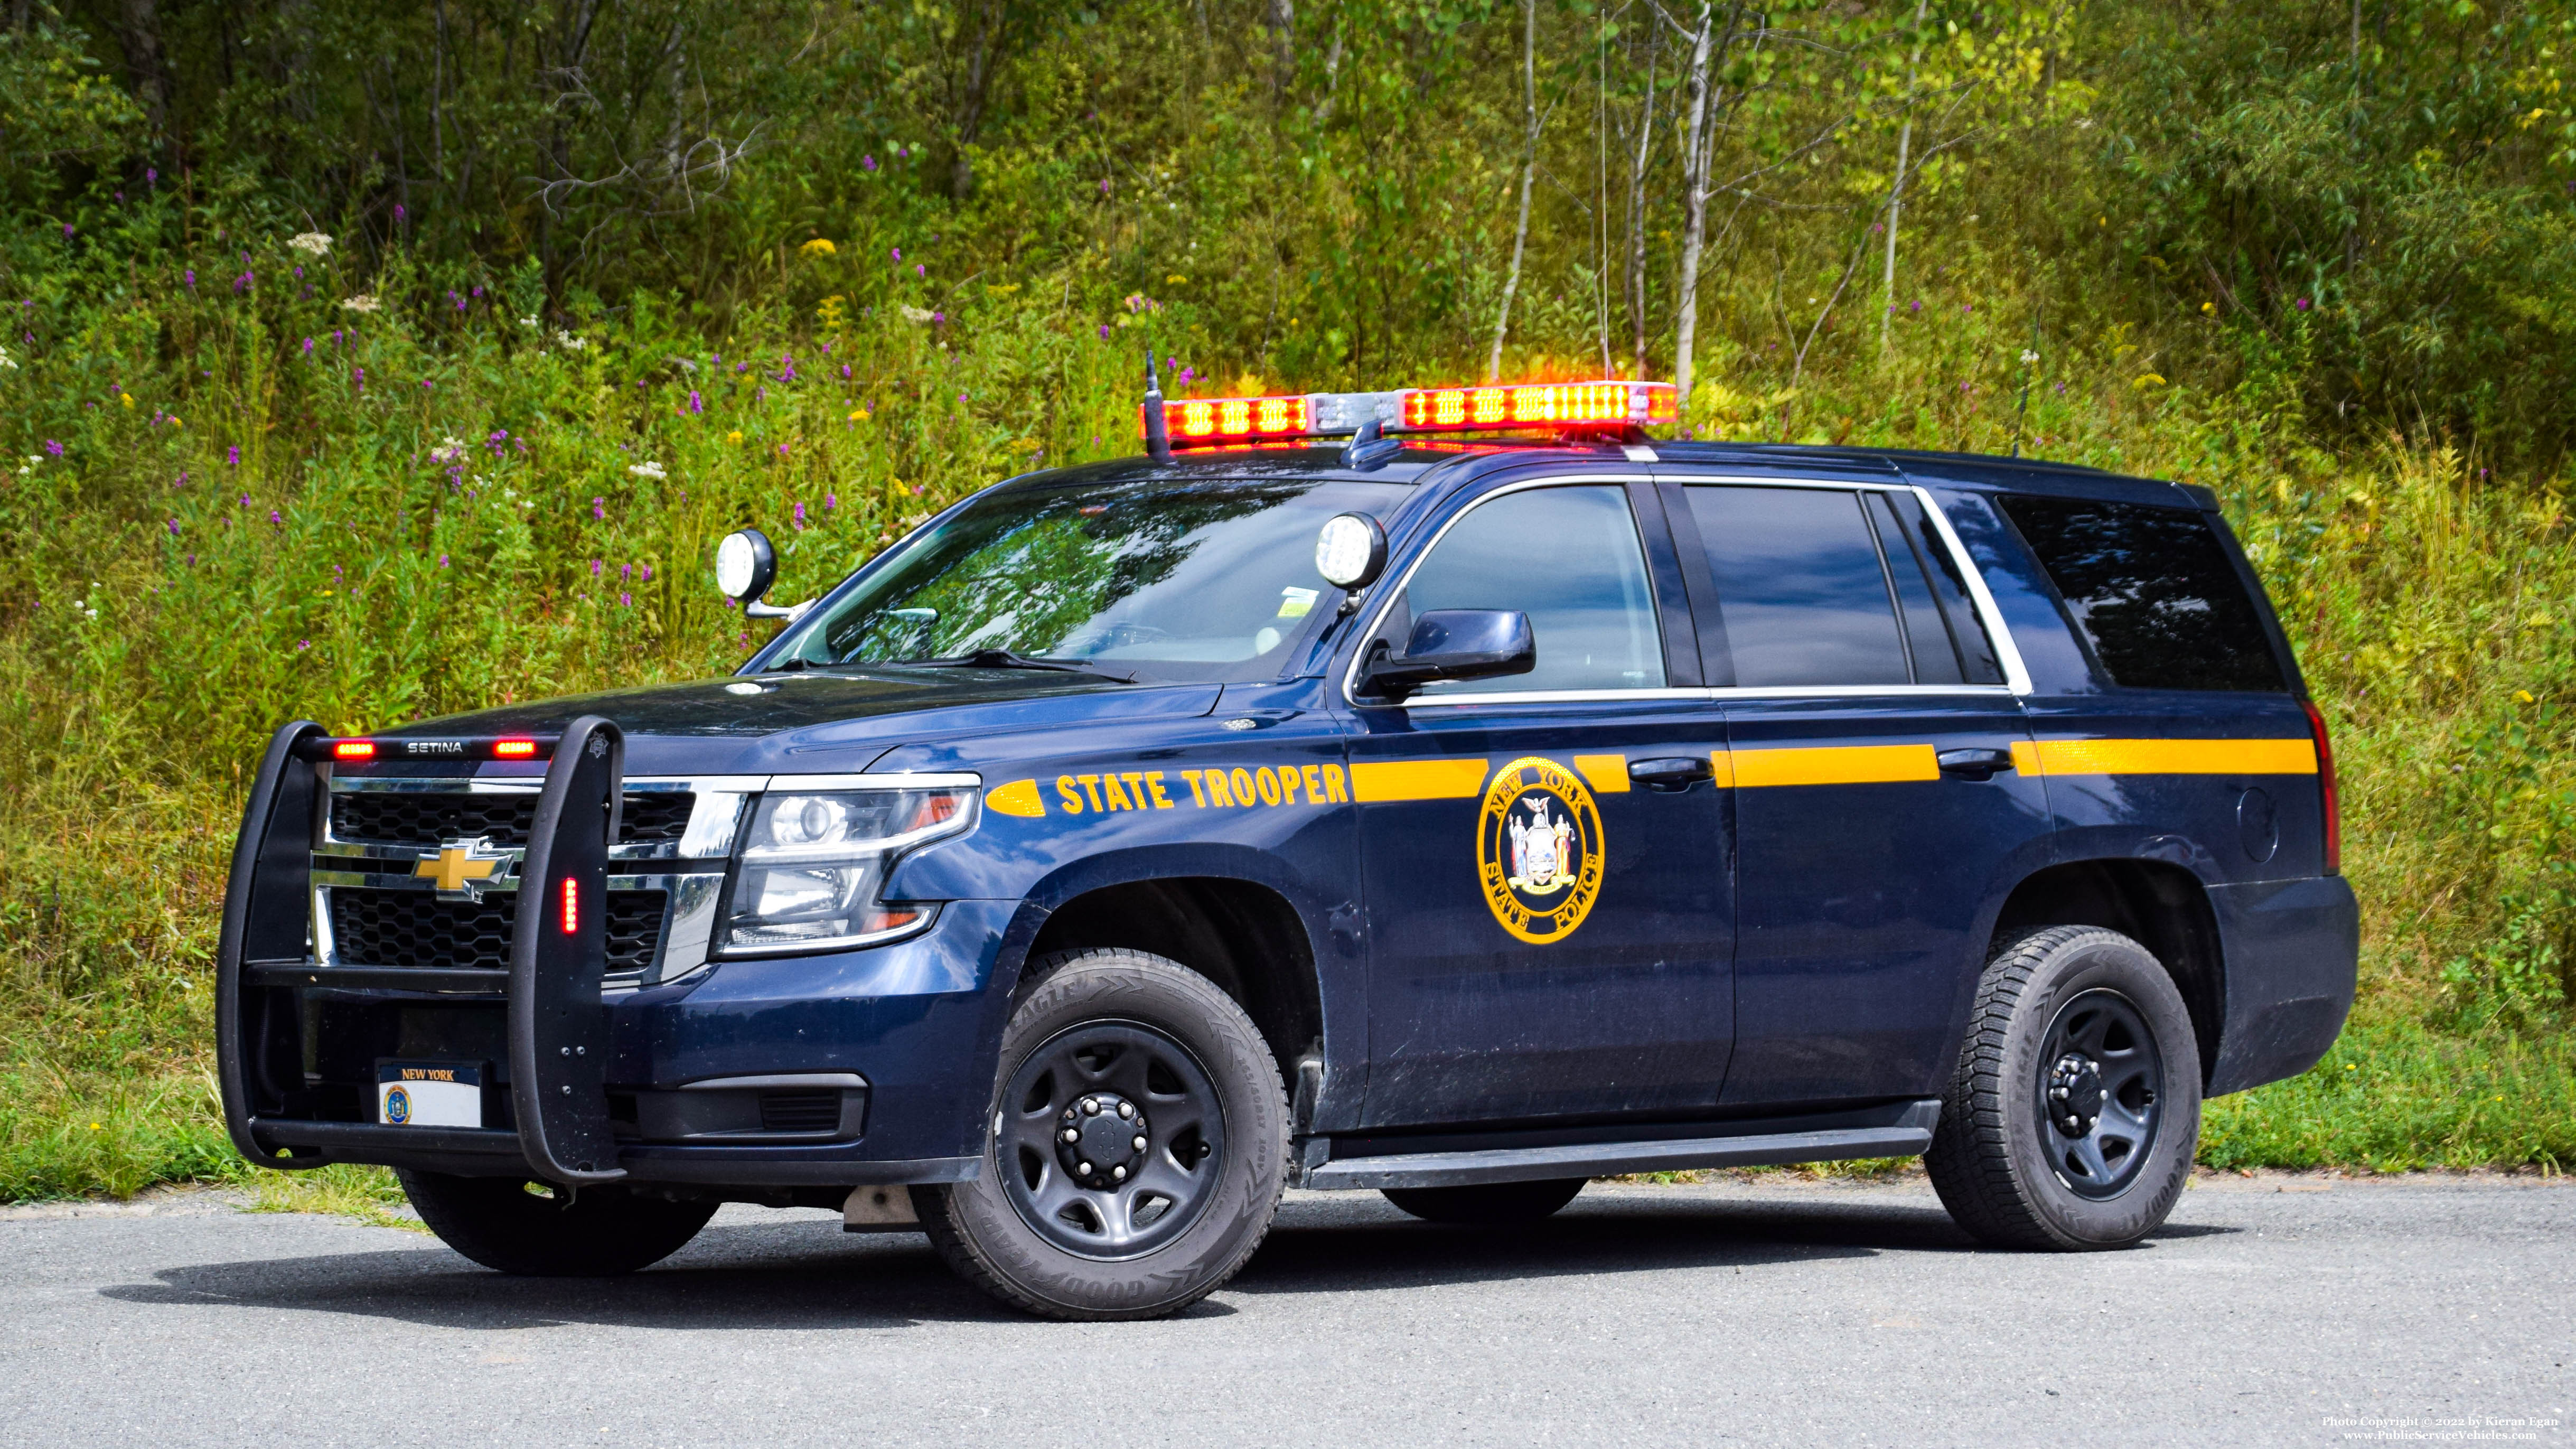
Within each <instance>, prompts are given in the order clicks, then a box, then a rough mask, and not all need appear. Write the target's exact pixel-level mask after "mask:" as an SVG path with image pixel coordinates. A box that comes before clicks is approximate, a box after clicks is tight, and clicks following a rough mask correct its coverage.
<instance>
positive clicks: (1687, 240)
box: [1673, 0, 1717, 407]
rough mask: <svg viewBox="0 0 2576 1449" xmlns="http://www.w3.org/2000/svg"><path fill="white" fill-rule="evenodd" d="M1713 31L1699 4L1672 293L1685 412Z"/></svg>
mask: <svg viewBox="0 0 2576 1449" xmlns="http://www.w3.org/2000/svg"><path fill="white" fill-rule="evenodd" d="M1716 30H1717V14H1716V9H1715V7H1714V5H1713V4H1712V3H1711V0H1700V7H1699V26H1698V28H1697V29H1695V30H1693V31H1691V33H1690V36H1691V57H1690V81H1689V86H1688V91H1687V94H1688V96H1689V99H1688V100H1687V101H1686V102H1684V105H1685V107H1686V108H1687V110H1688V111H1689V113H1690V120H1689V123H1688V125H1687V126H1686V127H1685V128H1684V131H1683V138H1684V139H1683V143H1682V275H1681V283H1680V285H1679V286H1677V287H1675V288H1674V289H1673V384H1674V386H1675V387H1676V388H1678V389H1679V390H1680V393H1681V398H1682V404H1683V406H1685V407H1687V406H1689V404H1690V395H1691V348H1692V345H1693V344H1694V343H1696V342H1697V341H1698V340H1699V256H1700V248H1701V246H1702V245H1703V244H1705V243H1706V242H1707V240H1708V157H1709V150H1710V147H1709V136H1708V131H1709V124H1708V123H1709V104H1708V67H1709V59H1710V54H1709V52H1710V42H1711V41H1712V40H1714V39H1715V38H1716Z"/></svg>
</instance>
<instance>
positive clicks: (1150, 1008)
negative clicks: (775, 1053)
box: [912, 950, 1288, 1319]
mask: <svg viewBox="0 0 2576 1449" xmlns="http://www.w3.org/2000/svg"><path fill="white" fill-rule="evenodd" d="M1029 969H1030V976H1031V982H1030V984H1029V985H1027V986H1026V987H1024V988H1023V989H1022V990H1021V992H1020V993H1019V997H1018V1000H1017V1001H1016V1002H1015V1003H1014V1004H1013V1006H1012V1008H1011V1019H1010V1022H1009V1024H1008V1025H1007V1026H1005V1027H1004V1028H1003V1033H1002V1053H1001V1063H1000V1066H999V1069H998V1071H997V1072H996V1075H997V1076H998V1077H999V1078H1000V1080H999V1081H997V1082H996V1083H995V1084H994V1085H995V1092H994V1100H993V1110H992V1115H991V1117H990V1119H989V1125H990V1128H991V1131H990V1136H989V1138H988V1140H987V1142H986V1144H985V1154H984V1163H983V1170H982V1172H981V1173H980V1174H979V1175H978V1176H977V1177H976V1179H975V1180H974V1181H972V1182H963V1183H955V1184H946V1185H940V1186H935V1187H916V1188H914V1189H913V1190H912V1200H913V1208H914V1211H915V1212H917V1213H918V1214H919V1215H920V1217H921V1226H922V1231H923V1232H925V1233H927V1234H928V1235H929V1237H930V1241H931V1243H932V1245H933V1246H935V1247H936V1248H938V1250H939V1253H940V1256H941V1257H943V1258H944V1259H946V1260H947V1262H948V1265H949V1267H951V1268H953V1269H955V1270H956V1272H957V1273H958V1275H959V1276H960V1277H963V1278H964V1279H965V1280H966V1281H968V1282H969V1283H972V1284H974V1285H975V1286H977V1287H979V1288H982V1289H983V1290H985V1291H986V1292H988V1293H991V1294H992V1295H993V1296H994V1297H996V1298H999V1299H1001V1300H1002V1301H1003V1302H1005V1303H1008V1304H1010V1305H1012V1306H1013V1307H1015V1308H1019V1309H1023V1310H1025V1311H1027V1312H1030V1313H1036V1314H1040V1315H1043V1316H1045V1317H1049V1318H1068V1319H1114V1318H1155V1317H1160V1316H1161V1315H1163V1314H1167V1313H1174V1312H1178V1311H1179V1310H1181V1309H1183V1308H1186V1307H1188V1306H1189V1305H1190V1304H1192V1303H1195V1302H1197V1301H1198V1300H1199V1299H1201V1298H1203V1297H1205V1296H1206V1295H1207V1294H1209V1293H1211V1292H1213V1291H1215V1289H1216V1288H1217V1287H1218V1286H1219V1285H1221V1284H1223V1283H1224V1282H1225V1280H1226V1279H1228V1278H1231V1277H1233V1276H1234V1274H1235V1271H1236V1270H1237V1269H1239V1268H1241V1267H1242V1266H1243V1264H1244V1262H1245V1260H1246V1259H1248V1258H1250V1257H1251V1256H1252V1253H1253V1250H1254V1249H1255V1248H1258V1247H1260V1246H1261V1239H1262V1237H1263V1235H1265V1234H1266V1233H1268V1232H1269V1230H1270V1221H1271V1218H1272V1217H1273V1216H1274V1215H1275V1214H1276V1213H1277V1212H1278V1209H1279V1194H1280V1191H1281V1189H1282V1188H1284V1187H1285V1186H1286V1183H1287V1171H1288V1102H1287V1095H1286V1093H1285V1091H1284V1090H1283V1089H1282V1084H1281V1081H1280V1076H1279V1064H1278V1062H1277V1060H1276V1059H1275V1058H1274V1057H1273V1056H1272V1055H1271V1052H1270V1048H1269V1047H1268V1045H1266V1044H1265V1043H1264V1042H1263V1041H1262V1039H1261V1034H1260V1032H1259V1031H1257V1030H1255V1029H1254V1027H1253V1025H1252V1020H1251V1018H1250V1017H1248V1016H1246V1015H1244V1012H1243V1008H1242V1007H1241V1006H1238V1005H1237V1004H1235V1002H1234V1000H1233V999H1232V998H1230V997H1228V996H1227V995H1226V994H1225V993H1224V992H1223V991H1221V990H1219V989H1218V988H1217V986H1216V984H1215V983H1214V982H1211V981H1209V980H1208V979H1207V978H1206V977H1204V976H1201V975H1199V974H1198V973H1197V972H1195V971H1192V970H1190V969H1189V968H1187V967H1185V966H1182V965H1181V964H1179V963H1178V962H1175V961H1168V960H1165V959H1164V958H1162V957H1160V956H1154V955H1148V954H1147V953H1145V952H1142V951H1125V950H1094V951H1071V952H1066V953H1063V954H1061V955H1057V956H1054V957H1050V958H1048V959H1046V960H1043V961H1037V962H1033V963H1031V965H1030V968H1029Z"/></svg>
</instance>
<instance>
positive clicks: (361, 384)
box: [349, 367, 367, 392]
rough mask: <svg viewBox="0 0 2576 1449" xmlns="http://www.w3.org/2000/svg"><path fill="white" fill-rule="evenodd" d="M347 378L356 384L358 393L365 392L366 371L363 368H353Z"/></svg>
mask: <svg viewBox="0 0 2576 1449" xmlns="http://www.w3.org/2000/svg"><path fill="white" fill-rule="evenodd" d="M349 376H350V377H351V379H353V380H354V381H355V382H356V383H357V384H358V391H360V392H365V391H366V390H367V370H366V369H365V368H363V367H360V368H354V369H352V370H351V371H350V373H349Z"/></svg>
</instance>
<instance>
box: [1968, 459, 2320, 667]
mask: <svg viewBox="0 0 2576 1449" xmlns="http://www.w3.org/2000/svg"><path fill="white" fill-rule="evenodd" d="M2003 504H2004V511H2005V512H2006V513H2008V514H2010V515H2011V516H2012V521H2013V524H2014V526H2016V527H2017V528H2019V529H2020V530H2021V535H2022V537H2023V538H2025V539H2027V540H2029V542H2030V546H2031V549H2032V551H2033V552H2035V553H2037V554H2038V555H2039V562H2040V565H2041V567H2043V568H2045V569H2047V570H2048V576H2049V578H2050V579H2051V580H2052V581H2054V582H2055V583H2056V585H2057V592H2058V593H2059V594H2060V595H2061V596H2063V597H2064V598H2065V600H2066V611H2067V612H2068V613H2069V614H2071V615H2073V616H2074V619H2075V626H2076V628H2077V629H2078V630H2080V631H2082V633H2083V635H2084V638H2085V641H2086V642H2087V643H2089V644H2090V645H2092V647H2093V657H2094V658H2095V659H2097V660H2099V661H2100V662H2101V665H2102V669H2103V672H2105V673H2107V674H2109V675H2110V676H2111V681H2112V682H2113V683H2114V684H2123V685H2127V686H2130V687H2131V688H2136V689H2280V688H2282V687H2283V686H2282V682H2281V666H2280V662H2279V661H2278V660H2276V659H2275V658H2273V656H2272V645H2271V641H2270V640H2269V639H2268V638H2267V637H2266V636H2265V635H2264V632H2263V620H2262V615H2261V614H2260V613H2258V612H2257V611H2256V609H2255V605H2254V601H2253V600H2251V599H2249V598H2247V597H2246V594H2245V585H2244V583H2243V582H2242V581H2241V580H2240V579H2239V578H2238V576H2237V573H2236V567H2235V565H2234V564H2233V563H2232V562H2230V561H2229V559H2228V557H2227V554H2226V552H2225V551H2224V550H2223V549H2221V548H2220V547H2219V543H2218V538H2217V536H2216V535H2215V534H2213V533H2211V532H2210V527H2209V521H2208V519H2207V518H2205V517H2204V516H2203V515H2201V514H2198V513H2191V512H2185V511H2184V510H2181V509H2177V508H2146V507H2141V506H2139V505H2136V504H2128V503H2095V502H2089V501H2083V500H2076V499H2064V498H2007V499H2005V500H2004V501H2003Z"/></svg>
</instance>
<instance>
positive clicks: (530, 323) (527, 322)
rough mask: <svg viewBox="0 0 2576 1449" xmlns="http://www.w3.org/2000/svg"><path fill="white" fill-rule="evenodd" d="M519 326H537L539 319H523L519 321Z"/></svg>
mask: <svg viewBox="0 0 2576 1449" xmlns="http://www.w3.org/2000/svg"><path fill="white" fill-rule="evenodd" d="M519 325H520V326H522V327H534V326H536V325H537V319H536V318H534V317H522V318H520V319H519Z"/></svg>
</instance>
